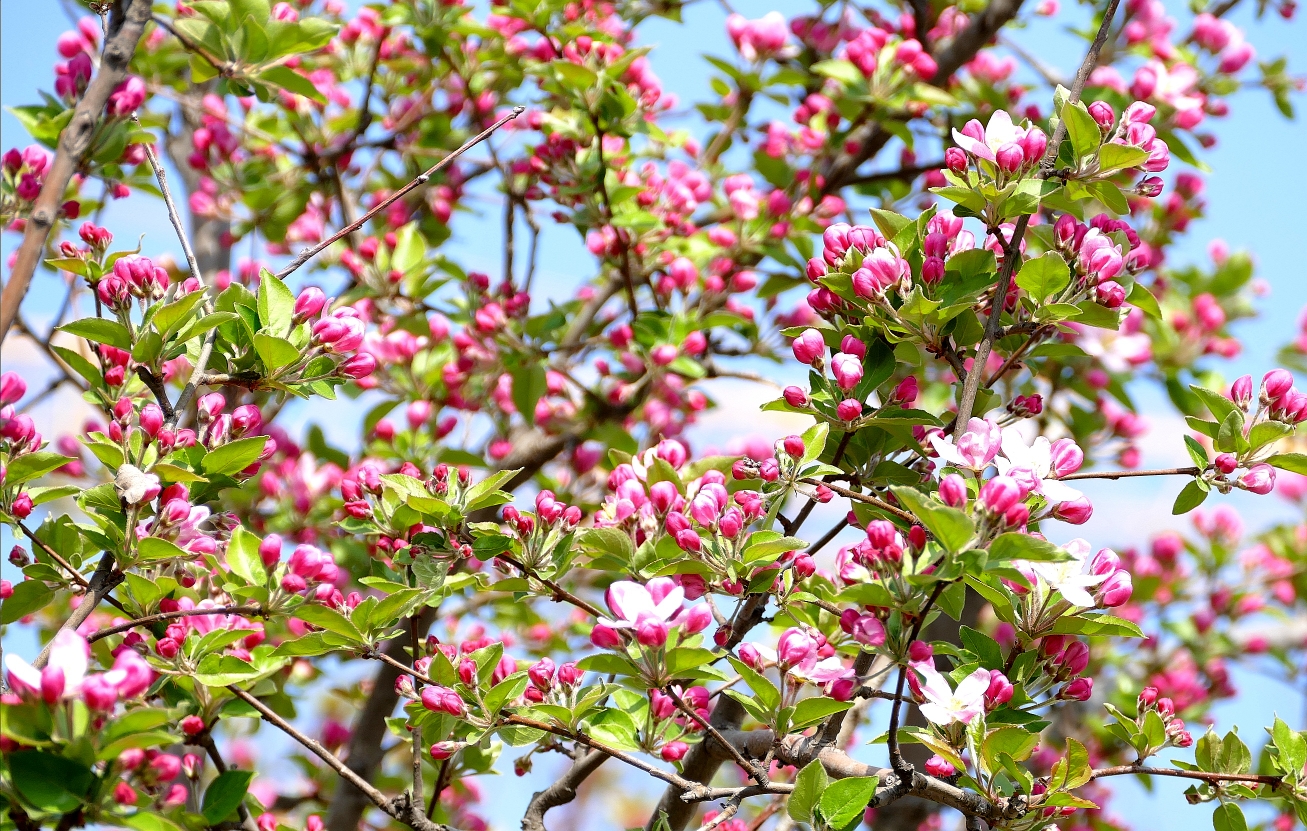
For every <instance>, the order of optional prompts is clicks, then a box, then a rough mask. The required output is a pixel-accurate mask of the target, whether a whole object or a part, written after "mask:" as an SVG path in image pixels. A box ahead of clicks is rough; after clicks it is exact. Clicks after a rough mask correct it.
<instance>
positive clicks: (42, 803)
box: [5, 750, 95, 814]
mask: <svg viewBox="0 0 1307 831" xmlns="http://www.w3.org/2000/svg"><path fill="white" fill-rule="evenodd" d="M5 763H6V765H7V767H8V768H9V776H10V778H11V779H12V780H13V783H14V787H15V788H16V789H17V790H18V792H19V793H20V794H22V795H23V797H24V798H25V799H26V800H27V801H28V802H31V803H32V804H33V805H35V806H36V807H37V808H39V809H41V810H42V811H48V812H51V813H60V814H66V813H68V812H70V811H73V810H76V808H77V807H78V806H79V805H81V804H82V800H83V799H85V798H86V794H87V791H89V790H90V789H91V784H92V783H93V782H94V781H95V774H94V773H92V772H91V770H90V768H88V767H86V766H85V765H83V764H82V763H80V762H75V761H73V760H72V759H68V758H65V757H63V756H56V755H54V754H53V753H44V752H42V751H40V750H19V751H17V752H14V753H10V754H7V756H6V758H5Z"/></svg>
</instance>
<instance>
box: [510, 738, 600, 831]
mask: <svg viewBox="0 0 1307 831" xmlns="http://www.w3.org/2000/svg"><path fill="white" fill-rule="evenodd" d="M608 758H609V757H608V755H607V754H606V753H604V752H603V751H602V750H592V751H590V752H589V753H587V754H585V755H584V756H582V757H581V758H579V759H577V760H576V762H574V763H573V764H572V766H571V767H570V768H568V769H567V773H564V774H563V775H562V777H561V778H559V780H558V781H557V782H555V783H554V784H552V785H550V786H549V787H548V788H545V789H544V790H543V791H536V792H535V794H534V795H533V796H532V797H531V802H530V804H529V805H527V806H526V813H525V814H524V815H523V816H522V831H546V829H545V814H546V813H548V812H549V811H550V810H551V809H553V808H558V807H560V806H562V805H566V804H567V803H569V802H571V801H572V800H573V799H576V791H577V789H578V788H579V787H581V783H582V782H584V781H585V780H586V779H588V778H590V776H591V774H593V773H594V772H595V771H597V770H599V768H600V766H601V765H603V763H604V762H606V761H608Z"/></svg>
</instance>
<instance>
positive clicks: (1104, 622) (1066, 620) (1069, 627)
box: [1049, 615, 1144, 638]
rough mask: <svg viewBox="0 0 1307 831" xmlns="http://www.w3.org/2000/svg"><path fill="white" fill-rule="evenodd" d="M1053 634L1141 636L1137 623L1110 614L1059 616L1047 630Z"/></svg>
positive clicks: (1141, 632)
mask: <svg viewBox="0 0 1307 831" xmlns="http://www.w3.org/2000/svg"><path fill="white" fill-rule="evenodd" d="M1049 634H1053V635H1091V636H1095V637H1107V636H1111V637H1122V638H1142V637H1143V636H1144V633H1143V630H1142V629H1140V628H1139V627H1138V625H1136V624H1134V623H1131V622H1130V621H1128V620H1124V619H1122V618H1119V617H1113V616H1112V615H1085V616H1082V617H1063V618H1059V619H1058V621H1057V623H1055V624H1053V628H1052V629H1051V630H1049Z"/></svg>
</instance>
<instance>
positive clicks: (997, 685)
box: [985, 669, 1013, 710]
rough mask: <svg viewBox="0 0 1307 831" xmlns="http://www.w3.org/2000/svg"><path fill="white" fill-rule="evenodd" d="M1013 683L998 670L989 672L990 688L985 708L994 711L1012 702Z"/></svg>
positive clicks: (986, 692)
mask: <svg viewBox="0 0 1307 831" xmlns="http://www.w3.org/2000/svg"><path fill="white" fill-rule="evenodd" d="M1012 692H1013V690H1012V682H1011V681H1009V680H1007V676H1006V675H1004V674H1003V673H1002V672H1001V671H999V670H997V669H991V670H990V671H989V688H988V689H987V690H985V708H986V709H988V710H994V709H996V708H998V707H1001V706H1003V705H1004V704H1006V703H1008V702H1009V701H1011V700H1012Z"/></svg>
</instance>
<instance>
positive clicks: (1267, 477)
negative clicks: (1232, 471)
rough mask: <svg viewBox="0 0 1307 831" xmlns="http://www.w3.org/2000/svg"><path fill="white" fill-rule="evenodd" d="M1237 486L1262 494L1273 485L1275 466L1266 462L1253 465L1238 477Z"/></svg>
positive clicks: (1267, 491)
mask: <svg viewBox="0 0 1307 831" xmlns="http://www.w3.org/2000/svg"><path fill="white" fill-rule="evenodd" d="M1239 486H1240V487H1242V488H1244V489H1245V490H1249V491H1252V492H1253V493H1255V494H1259V495H1263V496H1264V495H1266V494H1268V493H1270V492H1271V489H1272V488H1274V487H1275V468H1273V467H1271V466H1270V465H1268V464H1257V465H1253V466H1252V467H1251V468H1249V469H1248V472H1247V473H1245V474H1244V475H1243V476H1240V477H1239Z"/></svg>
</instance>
